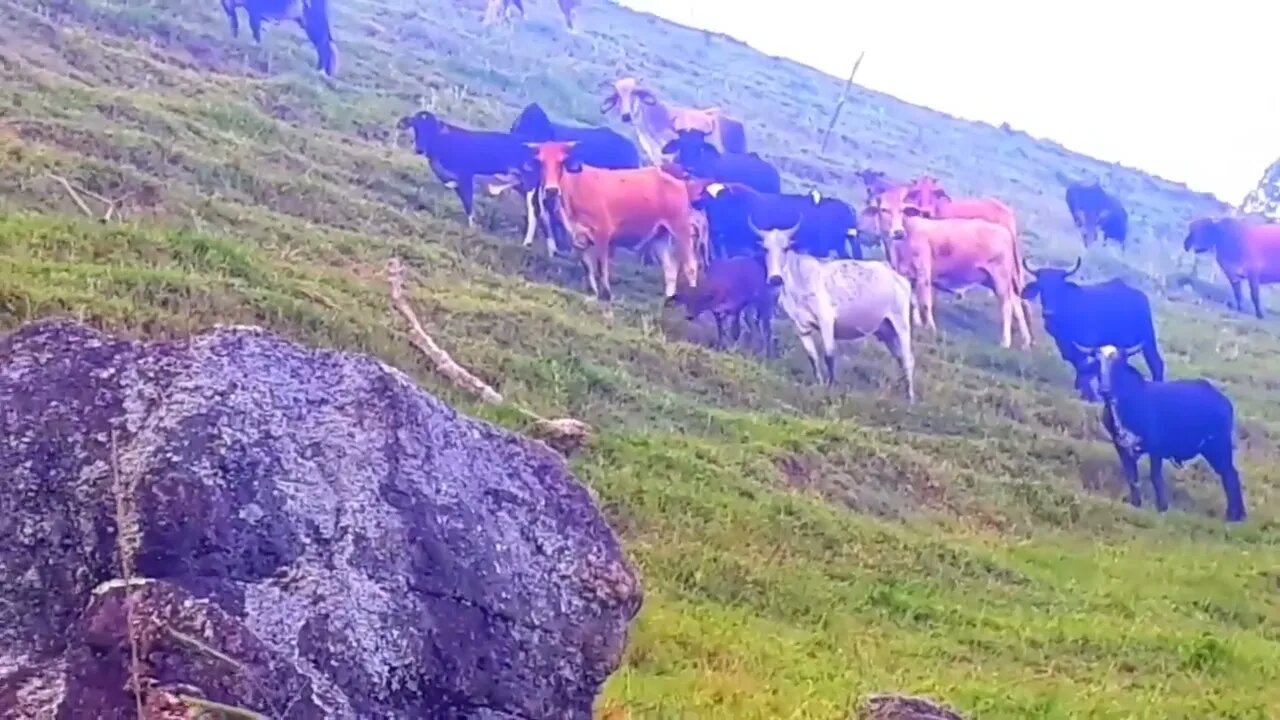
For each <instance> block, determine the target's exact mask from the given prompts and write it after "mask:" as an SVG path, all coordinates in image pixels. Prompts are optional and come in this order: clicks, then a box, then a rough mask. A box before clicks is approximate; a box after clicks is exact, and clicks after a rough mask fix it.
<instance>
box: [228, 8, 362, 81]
mask: <svg viewBox="0 0 1280 720" xmlns="http://www.w3.org/2000/svg"><path fill="white" fill-rule="evenodd" d="M239 8H244V9H245V12H246V13H248V15H249V31H250V32H252V33H253V41H254V42H256V43H261V42H262V23H263V21H264V20H265V21H267V22H287V21H290V20H292V21H294V22H296V23H298V25H299V26H300V27H301V28H302V30H303V32H305V33H306V34H307V39H308V40H310V41H311V44H312V46H314V47H315V49H316V69H317V70H320V71H322V72H324V74H326V75H328V76H330V77H332V76H333V74H334V73H336V72H338V47H337V45H335V44H334V42H333V33H332V32H330V29H329V0H222V9H223V11H224V12H226V14H227V21H228V22H229V23H230V24H231V36H232V37H239V36H240V17H239V16H238V15H237V12H238V9H239Z"/></svg>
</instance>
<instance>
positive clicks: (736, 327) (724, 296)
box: [676, 257, 778, 356]
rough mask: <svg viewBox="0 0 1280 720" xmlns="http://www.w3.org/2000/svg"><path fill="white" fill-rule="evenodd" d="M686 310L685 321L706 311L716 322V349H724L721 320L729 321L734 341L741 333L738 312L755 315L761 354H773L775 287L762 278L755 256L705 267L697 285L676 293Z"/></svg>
mask: <svg viewBox="0 0 1280 720" xmlns="http://www.w3.org/2000/svg"><path fill="white" fill-rule="evenodd" d="M676 302H679V303H682V304H683V305H684V306H685V309H686V317H687V318H688V319H689V322H693V321H695V320H697V319H698V317H699V316H701V315H702V314H703V313H705V312H710V313H711V315H712V317H714V318H715V321H716V348H717V349H720V350H723V349H724V348H725V341H724V335H725V332H724V331H725V327H724V326H725V321H726V320H728V321H729V322H730V331H731V335H732V337H733V340H734V342H737V341H738V339H739V337H740V336H741V334H742V311H743V310H746V309H748V308H750V309H752V310H753V311H754V314H755V322H756V328H757V330H759V332H760V335H761V337H762V338H763V343H764V354H765V355H766V356H772V355H773V313H774V309H775V308H776V307H777V304H778V294H777V291H776V289H774V288H773V287H772V286H770V285H769V283H768V282H767V281H766V278H765V269H764V262H763V261H762V259H761V258H759V257H733V258H728V259H725V260H717V261H716V262H713V263H711V264H710V265H708V266H707V269H706V272H704V273H703V276H702V279H701V280H700V281H699V282H698V286H697V287H696V288H692V289H685V290H683V291H681V292H680V293H678V294H677V295H676Z"/></svg>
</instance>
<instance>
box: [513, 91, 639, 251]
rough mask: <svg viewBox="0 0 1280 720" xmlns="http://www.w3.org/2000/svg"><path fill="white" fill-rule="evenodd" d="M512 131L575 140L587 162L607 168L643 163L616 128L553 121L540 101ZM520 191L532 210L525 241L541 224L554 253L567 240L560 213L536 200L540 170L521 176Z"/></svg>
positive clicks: (524, 136)
mask: <svg viewBox="0 0 1280 720" xmlns="http://www.w3.org/2000/svg"><path fill="white" fill-rule="evenodd" d="M511 134H512V135H514V136H516V137H518V138H520V139H521V140H523V141H525V142H547V141H549V140H562V141H567V142H576V143H578V144H577V145H575V146H574V148H573V156H574V158H575V159H577V160H579V161H581V162H582V163H583V164H584V165H590V166H592V167H598V168H603V169H605V170H625V169H628V168H638V167H640V151H639V150H637V149H636V146H635V144H634V143H632V142H631V141H630V140H628V139H627V138H625V137H623V136H622V135H621V134H620V133H618V132H617V131H615V130H613V129H611V128H607V127H589V126H582V125H565V124H562V123H557V122H553V121H552V120H551V118H550V117H548V116H547V112H546V111H545V110H543V109H542V106H541V105H539V104H537V103H530V104H529V105H526V106H525V108H524V110H522V111H521V112H520V115H519V117H517V118H516V121H515V122H514V123H512V125H511ZM520 185H521V187H520V189H521V191H522V192H523V193H524V195H525V205H526V206H527V209H528V210H529V218H528V227H527V228H526V231H525V237H524V245H525V247H529V246H530V245H532V244H533V236H534V234H535V228H537V227H538V225H539V224H541V226H542V230H543V232H544V233H545V234H546V236H547V240H548V243H547V252H548V254H552V255H554V254H555V248H556V244H557V243H558V244H560V245H561V246H564V245H565V244H566V241H565V238H566V236H565V235H564V228H563V227H562V226H561V223H560V220H559V218H558V217H555V216H553V215H549V214H547V213H546V211H545V210H544V209H543V208H542V203H540V202H537V198H536V194H537V192H538V173H536V172H534V173H532V174H530V175H527V176H526V177H523V178H522V182H521V184H520Z"/></svg>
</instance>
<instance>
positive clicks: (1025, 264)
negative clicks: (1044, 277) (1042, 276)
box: [1022, 257, 1036, 275]
mask: <svg viewBox="0 0 1280 720" xmlns="http://www.w3.org/2000/svg"><path fill="white" fill-rule="evenodd" d="M1022 269H1023V270H1026V271H1027V272H1029V273H1031V274H1032V275H1035V274H1036V271H1035V270H1032V269H1031V265H1029V264H1028V263H1027V259H1026V258H1025V257H1024V258H1022Z"/></svg>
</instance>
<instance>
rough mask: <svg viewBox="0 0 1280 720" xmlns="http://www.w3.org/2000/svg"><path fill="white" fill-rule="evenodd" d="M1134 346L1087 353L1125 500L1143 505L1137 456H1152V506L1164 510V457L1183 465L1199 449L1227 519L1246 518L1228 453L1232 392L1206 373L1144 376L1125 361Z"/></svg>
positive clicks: (1166, 498) (1166, 502)
mask: <svg viewBox="0 0 1280 720" xmlns="http://www.w3.org/2000/svg"><path fill="white" fill-rule="evenodd" d="M1137 351H1138V349H1137V348H1131V349H1129V350H1120V349H1118V348H1116V347H1115V346H1114V345H1104V346H1102V347H1100V348H1098V349H1097V350H1095V351H1093V353H1092V355H1091V362H1092V363H1094V364H1095V365H1096V366H1097V368H1098V373H1099V380H1100V383H1099V384H1100V385H1101V389H1102V397H1103V401H1104V402H1105V407H1104V409H1103V413H1102V424H1103V425H1104V426H1105V427H1106V429H1107V433H1108V434H1110V435H1111V440H1112V443H1113V444H1114V445H1115V448H1116V453H1117V454H1118V455H1119V456H1120V464H1121V466H1122V467H1123V468H1124V474H1125V479H1126V480H1127V481H1128V483H1129V502H1130V503H1131V504H1132V505H1133V506H1134V507H1141V505H1142V494H1141V492H1140V490H1139V481H1138V458H1139V457H1141V456H1142V455H1147V456H1148V457H1149V458H1150V462H1151V485H1152V487H1153V488H1154V490H1155V495H1156V509H1157V510H1159V511H1160V512H1165V511H1166V510H1168V509H1169V493H1168V490H1167V489H1166V488H1165V484H1164V461H1165V460H1170V461H1172V462H1173V464H1174V465H1176V466H1179V467H1181V466H1182V464H1183V463H1185V462H1187V461H1188V460H1191V459H1193V458H1195V457H1196V456H1197V455H1198V456H1200V457H1203V458H1204V459H1205V460H1206V461H1207V462H1208V463H1209V466H1210V467H1212V468H1213V470H1214V472H1216V473H1217V474H1218V477H1220V478H1221V479H1222V489H1223V492H1224V493H1226V496H1227V512H1226V516H1227V521H1228V522H1240V521H1241V520H1244V517H1245V509H1244V498H1243V493H1242V490H1241V487H1240V486H1241V483H1240V473H1239V472H1237V470H1236V467H1235V461H1234V459H1233V457H1232V455H1233V451H1232V447H1231V438H1232V434H1233V430H1234V425H1235V408H1234V407H1233V406H1232V404H1231V400H1230V398H1228V397H1227V396H1226V395H1224V394H1223V393H1222V391H1221V390H1218V389H1217V388H1216V387H1214V386H1213V384H1212V383H1210V382H1209V381H1208V380H1204V379H1197V380H1172V381H1168V382H1153V381H1148V380H1147V379H1146V378H1144V377H1143V376H1142V373H1141V372H1139V371H1138V370H1137V369H1135V368H1134V367H1132V366H1130V365H1129V363H1128V357H1129V356H1130V355H1132V354H1134V353H1136V352H1137Z"/></svg>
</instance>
